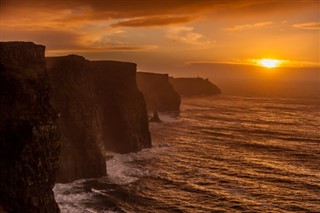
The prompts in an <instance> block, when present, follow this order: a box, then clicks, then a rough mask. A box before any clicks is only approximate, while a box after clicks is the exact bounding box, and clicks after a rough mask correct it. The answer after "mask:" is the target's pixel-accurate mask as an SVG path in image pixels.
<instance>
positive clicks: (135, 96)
mask: <svg viewBox="0 0 320 213" xmlns="http://www.w3.org/2000/svg"><path fill="white" fill-rule="evenodd" d="M90 71H91V72H92V75H93V78H94V79H93V82H94V85H95V93H96V94H97V96H98V98H97V103H99V105H100V106H101V108H102V109H103V114H102V115H101V118H102V122H103V126H102V138H103V141H104V145H105V148H106V150H111V151H115V152H119V153H128V152H134V151H139V150H141V149H143V148H148V147H151V136H150V132H149V122H148V115H147V110H146V103H145V100H144V97H143V94H142V93H141V92H140V91H139V90H138V88H137V83H136V64H133V63H127V62H116V61H92V62H90Z"/></svg>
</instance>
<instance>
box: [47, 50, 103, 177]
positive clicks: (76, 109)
mask: <svg viewBox="0 0 320 213" xmlns="http://www.w3.org/2000/svg"><path fill="white" fill-rule="evenodd" d="M47 68H48V74H49V77H50V80H51V83H52V85H53V90H52V98H51V101H52V105H53V106H54V107H55V109H56V110H57V111H58V113H59V120H58V127H59V130H60V132H61V144H62V149H61V155H60V168H59V171H58V173H57V182H70V181H73V180H76V179H81V178H96V177H101V176H103V175H106V162H105V158H104V151H103V149H101V146H102V138H101V137H102V136H101V126H102V120H101V119H100V117H99V116H100V114H101V109H100V107H99V106H98V105H97V104H96V103H95V102H96V99H97V95H96V94H95V93H94V92H95V91H94V84H93V81H92V76H91V75H90V74H91V73H90V72H89V61H87V60H85V59H84V58H83V57H81V56H75V55H70V56H66V57H50V58H47Z"/></svg>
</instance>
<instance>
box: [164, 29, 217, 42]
mask: <svg viewBox="0 0 320 213" xmlns="http://www.w3.org/2000/svg"><path fill="white" fill-rule="evenodd" d="M167 38H168V39H169V40H171V41H178V42H181V43H185V44H192V45H209V44H211V41H210V40H209V39H207V38H206V37H205V36H204V35H202V34H200V33H196V32H194V29H193V28H192V27H173V28H170V29H169V30H168V31H167Z"/></svg>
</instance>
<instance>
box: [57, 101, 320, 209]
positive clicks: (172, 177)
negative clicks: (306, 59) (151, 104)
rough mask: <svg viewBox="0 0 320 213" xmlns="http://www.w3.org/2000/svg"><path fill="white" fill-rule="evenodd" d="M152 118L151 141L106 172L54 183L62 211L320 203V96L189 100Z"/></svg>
mask: <svg viewBox="0 0 320 213" xmlns="http://www.w3.org/2000/svg"><path fill="white" fill-rule="evenodd" d="M160 118H161V119H162V120H163V122H161V123H151V124H150V131H151V134H152V138H153V147H152V148H150V149H145V150H142V151H140V152H138V153H130V154H115V153H108V155H113V158H111V159H109V160H108V161H107V172H108V175H107V176H105V177H102V178H98V179H86V180H78V181H75V182H72V183H68V184H56V185H55V188H54V192H55V197H56V200H57V202H58V204H59V206H60V209H61V211H62V212H139V213H140V212H190V213H194V212H320V128H319V127H320V99H319V97H314V96H312V97H290V98H289V97H285V98H284V97H277V96H274V97H270V96H261V97H253V96H245V95H220V96H216V97H201V98H189V99H183V101H182V105H181V112H180V113H175V114H160Z"/></svg>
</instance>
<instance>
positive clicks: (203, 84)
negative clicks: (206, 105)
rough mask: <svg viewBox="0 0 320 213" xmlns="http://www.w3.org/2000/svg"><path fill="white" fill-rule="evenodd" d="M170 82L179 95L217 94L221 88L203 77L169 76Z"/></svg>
mask: <svg viewBox="0 0 320 213" xmlns="http://www.w3.org/2000/svg"><path fill="white" fill-rule="evenodd" d="M169 81H170V83H171V84H172V86H173V88H174V89H175V90H176V91H177V92H178V93H179V94H180V95H181V96H208V95H219V94H221V90H220V89H219V88H218V87H217V86H216V85H214V84H213V83H211V82H210V81H209V80H208V79H203V78H199V77H198V78H173V77H170V79H169Z"/></svg>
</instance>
